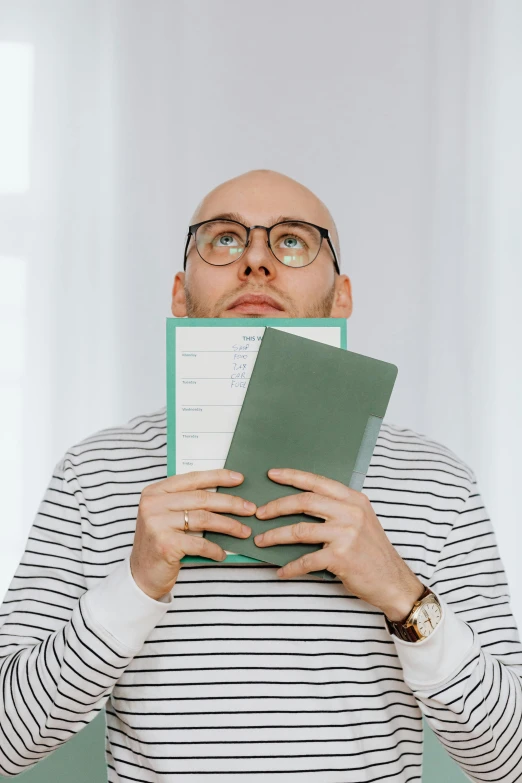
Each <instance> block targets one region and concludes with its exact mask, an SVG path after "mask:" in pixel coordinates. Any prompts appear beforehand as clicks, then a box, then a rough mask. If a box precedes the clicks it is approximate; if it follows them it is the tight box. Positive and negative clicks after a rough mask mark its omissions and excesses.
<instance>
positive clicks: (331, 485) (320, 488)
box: [268, 468, 361, 502]
mask: <svg viewBox="0 0 522 783" xmlns="http://www.w3.org/2000/svg"><path fill="white" fill-rule="evenodd" d="M274 471H275V472H274ZM268 478H269V479H271V480H272V481H276V482H278V483H279V484H290V485H291V486H293V487H297V488H298V489H304V490H307V491H308V492H317V493H318V494H319V495H326V496H328V497H331V498H334V499H335V500H352V501H353V502H356V500H357V496H358V495H360V494H361V493H360V492H357V491H356V490H355V489H350V487H347V486H346V485H345V484H343V483H342V482H340V481H335V479H330V478H326V476H321V475H319V474H318V473H308V472H307V471H305V470H297V469H295V468H271V469H270V470H269V471H268Z"/></svg>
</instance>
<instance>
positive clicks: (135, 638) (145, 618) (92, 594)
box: [84, 555, 174, 652]
mask: <svg viewBox="0 0 522 783" xmlns="http://www.w3.org/2000/svg"><path fill="white" fill-rule="evenodd" d="M84 600H85V604H86V607H87V611H88V613H89V615H90V617H91V620H93V621H94V622H95V623H96V624H97V625H98V627H99V628H101V629H103V631H105V635H108V636H109V637H112V639H114V640H116V641H117V642H118V643H119V644H120V645H123V646H124V647H127V648H129V649H130V650H132V651H133V652H138V651H139V650H141V648H142V647H143V644H144V642H145V639H146V638H147V637H148V636H149V634H150V633H151V631H152V630H153V629H154V628H155V627H156V625H157V624H158V622H159V621H160V620H161V619H162V617H163V616H164V615H165V613H166V612H167V610H168V608H169V606H171V605H172V604H173V603H174V599H173V596H172V594H171V593H167V594H166V595H164V596H162V598H160V599H159V600H158V601H156V600H155V599H154V598H151V597H150V596H148V595H147V593H145V592H143V590H142V589H141V588H140V587H138V585H137V584H136V582H135V581H134V578H133V576H132V572H131V568H130V555H129V556H128V557H126V558H125V559H124V560H123V561H122V562H121V563H119V564H118V565H117V566H116V568H114V569H113V570H112V571H111V572H110V573H109V574H108V575H107V576H106V577H105V578H104V579H102V580H101V581H100V582H99V583H98V584H97V585H96V586H95V587H93V588H91V589H90V590H87V592H86V594H85V599H84Z"/></svg>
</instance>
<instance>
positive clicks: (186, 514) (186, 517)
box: [183, 511, 189, 533]
mask: <svg viewBox="0 0 522 783" xmlns="http://www.w3.org/2000/svg"><path fill="white" fill-rule="evenodd" d="M183 513H184V514H185V527H184V528H183V529H184V531H185V533H186V532H187V530H188V529H189V526H188V511H184V512H183Z"/></svg>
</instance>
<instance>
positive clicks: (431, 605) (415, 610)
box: [384, 587, 442, 642]
mask: <svg viewBox="0 0 522 783" xmlns="http://www.w3.org/2000/svg"><path fill="white" fill-rule="evenodd" d="M384 619H385V620H386V625H387V627H388V631H389V632H390V633H393V634H395V636H398V637H399V639H403V640H404V641H405V642H420V641H422V639H427V638H428V636H430V634H432V633H433V631H434V630H435V628H436V627H437V625H438V624H439V623H440V621H441V620H442V606H441V604H440V601H439V599H438V598H437V596H436V595H435V593H433V592H432V591H431V590H430V588H429V587H426V588H425V589H424V592H423V593H422V595H421V597H420V598H418V599H417V601H415V603H414V604H413V607H412V610H411V612H410V613H409V615H408V616H407V617H406V619H405V620H403V621H402V622H392V621H391V620H388V618H387V617H386V615H385V616H384Z"/></svg>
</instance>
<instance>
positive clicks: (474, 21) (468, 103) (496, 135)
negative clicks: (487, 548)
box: [0, 0, 522, 622]
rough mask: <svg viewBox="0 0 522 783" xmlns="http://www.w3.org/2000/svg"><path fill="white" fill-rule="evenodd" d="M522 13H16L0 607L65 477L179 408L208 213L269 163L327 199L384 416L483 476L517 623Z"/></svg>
mask: <svg viewBox="0 0 522 783" xmlns="http://www.w3.org/2000/svg"><path fill="white" fill-rule="evenodd" d="M521 94H522V3H520V2H519V0H459V2H458V3H455V2H454V0H395V2H393V3H390V2H388V0H364V2H361V1H360V0H321V2H318V1H316V0H313V1H312V0H264V2H263V3H262V4H260V3H254V2H252V1H251V0H45V2H41V0H0V328H1V342H0V345H1V349H2V360H1V363H0V414H1V421H2V429H1V431H2V436H1V437H2V448H1V451H0V468H1V469H0V492H1V497H2V506H1V512H0V593H1V594H2V595H3V593H4V592H5V589H7V583H8V581H9V579H10V577H11V575H12V572H13V571H14V568H15V566H16V563H17V561H18V558H19V556H20V554H21V551H22V549H23V546H24V543H25V538H26V536H27V531H28V528H29V525H30V523H31V521H32V518H33V516H34V513H35V511H36V508H37V505H38V502H39V500H40V498H41V495H42V493H43V490H44V488H45V486H46V484H47V482H48V480H49V477H50V471H51V470H52V467H53V466H54V464H55V463H56V462H57V461H58V459H59V458H60V457H61V455H62V454H63V452H64V451H65V450H66V449H67V448H68V447H69V446H70V445H72V444H73V443H74V442H76V441H77V440H78V439H80V438H82V437H84V436H86V435H89V434H91V433H92V432H93V431H94V430H96V429H99V428H100V427H105V426H110V425H112V424H118V423H122V422H124V421H126V420H128V419H129V418H130V417H132V416H135V415H138V414H140V413H146V412H149V411H152V410H155V409H156V408H158V407H160V406H161V405H163V404H164V401H165V375H164V324H165V317H166V316H167V315H168V314H169V312H170V310H169V305H170V290H171V284H172V278H173V276H174V274H175V272H176V271H177V270H178V269H179V268H181V265H182V252H183V246H184V235H185V232H186V226H187V222H188V219H189V217H190V215H191V213H192V210H193V208H194V207H195V205H196V204H197V202H198V201H199V200H200V198H201V197H202V195H203V194H204V193H205V192H207V191H208V190H209V189H210V188H212V187H214V186H215V185H216V184H218V183H219V182H221V181H223V180H225V179H228V178H230V177H232V176H234V175H236V174H239V173H241V172H243V171H246V170H249V169H251V168H273V169H276V170H279V171H282V172H284V173H286V174H288V175H290V176H293V177H295V178H296V179H298V180H300V181H302V182H303V183H304V184H305V185H307V186H308V187H310V188H311V189H312V190H315V191H316V192H317V193H318V195H319V196H320V197H321V198H322V199H323V200H324V201H326V203H327V204H328V205H329V206H330V208H331V210H332V213H333V215H334V218H335V219H336V222H337V224H338V227H339V231H340V236H341V250H342V261H341V265H342V268H343V271H344V272H346V273H347V274H349V275H350V277H351V279H352V284H353V292H354V314H353V316H352V318H351V319H350V320H349V322H348V334H349V348H350V349H352V350H355V351H359V352H363V353H367V354H369V355H372V356H375V357H378V358H382V359H385V360H389V361H392V362H394V363H396V364H397V365H398V366H399V376H398V381H397V385H396V389H395V391H394V395H393V400H392V402H391V404H390V408H389V411H388V416H387V419H388V420H389V421H391V422H394V423H396V424H399V425H400V426H407V427H411V428H413V429H417V430H418V431H420V432H423V433H426V434H427V435H429V436H430V437H431V438H433V439H435V440H439V441H441V442H443V443H445V444H446V445H447V446H449V447H450V448H452V449H454V450H455V451H456V452H457V453H458V454H459V455H460V456H462V457H463V458H464V459H465V460H466V461H467V462H468V463H469V464H470V465H471V466H472V467H473V468H474V469H475V471H476V473H477V475H478V479H479V483H480V486H481V488H482V492H483V495H484V498H485V501H486V504H487V506H488V509H489V511H490V513H491V515H492V518H493V521H494V524H495V526H496V529H497V533H498V538H499V542H500V548H501V554H502V556H503V559H504V562H505V564H506V567H507V570H508V576H509V580H510V584H511V589H512V593H513V596H514V598H515V599H518V605H517V601H514V604H515V611H516V613H517V615H518V619H519V621H521V622H522V611H521V610H520V608H519V607H520V602H521V601H522V572H521V570H520V568H519V567H517V566H518V559H519V555H518V553H519V552H520V548H521V547H520V544H521V539H522V534H521V532H520V524H519V519H520V510H519V508H520V507H519V504H518V503H517V501H518V497H517V496H516V492H517V489H518V486H517V483H518V479H519V476H520V475H521V474H522V451H521V449H520V447H519V441H520V436H521V434H522V414H521V405H520V388H521V386H522V370H521V354H522V352H521V350H520V345H519V343H520V336H521V334H522V328H521V326H522V315H521V314H520V311H519V309H518V308H519V306H520V305H519V303H520V296H521V291H522V273H521V258H522V252H521V251H522V227H521V226H522V221H521V219H520V214H521V207H522V204H521V200H522V199H521V185H520V183H521V182H522V157H521V151H520V141H519V140H520V139H521V138H522V110H521V103H520V95H521Z"/></svg>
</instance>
